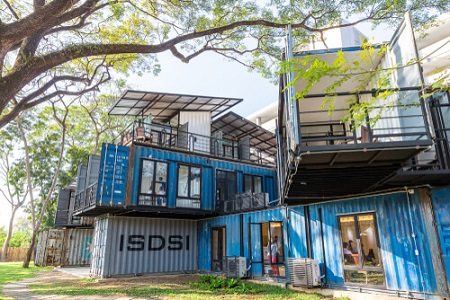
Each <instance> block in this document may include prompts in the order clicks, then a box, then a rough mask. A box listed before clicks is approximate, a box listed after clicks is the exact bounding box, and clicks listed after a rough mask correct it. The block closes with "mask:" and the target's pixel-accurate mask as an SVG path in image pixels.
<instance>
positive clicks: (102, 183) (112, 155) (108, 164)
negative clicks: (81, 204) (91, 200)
mask: <svg viewBox="0 0 450 300" xmlns="http://www.w3.org/2000/svg"><path fill="white" fill-rule="evenodd" d="M129 152H130V148H129V147H125V146H119V145H114V144H103V145H102V156H101V161H100V171H99V175H98V188H97V198H96V202H97V203H99V204H100V205H123V204H124V202H125V188H126V185H127V174H128V158H129Z"/></svg>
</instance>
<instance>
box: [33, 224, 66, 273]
mask: <svg viewBox="0 0 450 300" xmlns="http://www.w3.org/2000/svg"><path fill="white" fill-rule="evenodd" d="M63 246H64V229H47V230H44V231H42V232H41V233H40V234H39V239H38V245H37V249H36V257H35V259H34V263H35V264H36V265H38V266H59V265H61V262H62V255H63V248H64V247H63Z"/></svg>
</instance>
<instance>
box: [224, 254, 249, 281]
mask: <svg viewBox="0 0 450 300" xmlns="http://www.w3.org/2000/svg"><path fill="white" fill-rule="evenodd" d="M225 275H226V276H227V277H228V278H242V277H247V259H246V258H245V257H242V256H226V257H225Z"/></svg>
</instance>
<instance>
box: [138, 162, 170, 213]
mask: <svg viewBox="0 0 450 300" xmlns="http://www.w3.org/2000/svg"><path fill="white" fill-rule="evenodd" d="M141 170H142V171H141V187H140V192H139V205H149V206H167V195H166V193H167V163H164V162H159V161H153V160H149V159H143V160H142V168H141Z"/></svg>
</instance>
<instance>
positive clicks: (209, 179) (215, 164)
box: [131, 147, 277, 210]
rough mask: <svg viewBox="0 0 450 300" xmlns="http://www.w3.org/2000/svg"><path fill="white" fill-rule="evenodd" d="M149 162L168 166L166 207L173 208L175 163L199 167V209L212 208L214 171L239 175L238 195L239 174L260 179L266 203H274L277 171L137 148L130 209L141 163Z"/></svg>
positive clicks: (176, 164) (175, 183)
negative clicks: (200, 184) (200, 196)
mask: <svg viewBox="0 0 450 300" xmlns="http://www.w3.org/2000/svg"><path fill="white" fill-rule="evenodd" d="M142 158H149V159H155V160H162V161H166V162H168V163H169V171H168V178H169V180H168V207H172V208H174V207H175V204H176V194H177V180H178V179H177V176H178V175H177V173H178V169H177V167H178V163H185V164H191V165H198V166H201V167H202V174H203V176H202V204H201V208H202V209H205V210H211V209H214V208H215V198H216V197H215V193H214V191H215V185H216V182H215V176H216V175H215V174H216V170H217V169H221V170H230V171H236V172H238V191H242V174H253V175H259V176H263V184H264V189H265V190H266V191H267V192H268V193H269V200H270V201H273V200H275V199H277V191H276V188H277V187H276V184H275V178H276V171H275V169H274V168H268V167H263V166H257V165H252V164H243V163H237V162H230V161H223V160H216V159H212V158H208V157H203V156H196V155H192V154H186V153H180V152H172V151H164V150H160V149H154V148H146V147H136V152H135V155H134V168H133V183H132V185H133V186H132V191H133V192H132V198H131V199H132V201H131V203H132V205H137V199H138V192H139V180H140V174H141V163H140V161H141V159H142Z"/></svg>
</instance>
